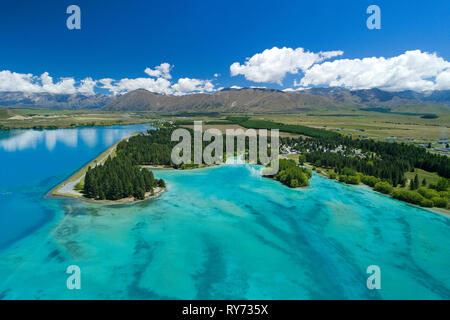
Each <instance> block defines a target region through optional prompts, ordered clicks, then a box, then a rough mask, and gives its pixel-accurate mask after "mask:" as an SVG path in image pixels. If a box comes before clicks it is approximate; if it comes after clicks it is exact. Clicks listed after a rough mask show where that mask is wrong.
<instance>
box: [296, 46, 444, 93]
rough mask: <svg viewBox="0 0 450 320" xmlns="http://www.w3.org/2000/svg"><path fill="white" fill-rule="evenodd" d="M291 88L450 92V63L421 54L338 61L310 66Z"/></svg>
mask: <svg viewBox="0 0 450 320" xmlns="http://www.w3.org/2000/svg"><path fill="white" fill-rule="evenodd" d="M294 85H296V86H311V85H328V86H342V87H348V88H352V89H369V88H380V89H384V90H390V91H396V90H415V91H425V90H435V89H450V62H448V61H445V60H444V59H443V58H441V57H438V56H437V55H436V54H435V53H433V54H431V53H427V52H422V51H420V50H414V51H406V52H405V53H403V54H401V55H399V56H396V57H392V58H384V57H379V58H377V57H371V58H363V59H338V60H334V61H331V62H324V63H322V64H316V65H314V66H312V67H311V68H310V69H308V70H306V71H305V76H304V77H303V79H301V81H300V82H295V83H294Z"/></svg>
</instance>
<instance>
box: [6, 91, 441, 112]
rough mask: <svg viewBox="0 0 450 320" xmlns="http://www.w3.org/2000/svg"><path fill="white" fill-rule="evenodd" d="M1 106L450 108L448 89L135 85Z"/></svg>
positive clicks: (10, 96) (23, 98) (11, 100)
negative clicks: (118, 91) (177, 89)
mask: <svg viewBox="0 0 450 320" xmlns="http://www.w3.org/2000/svg"><path fill="white" fill-rule="evenodd" d="M0 106H4V107H16V108H17V107H21V108H61V109H105V110H114V111H149V112H155V113H179V112H239V113H243V112H249V113H262V112H274V113H281V112H285V113H296V112H309V111H338V110H355V109H368V110H380V111H384V112H390V111H392V112H402V113H437V114H443V113H450V90H444V91H429V92H415V91H400V92H389V91H383V90H380V89H366V90H349V89H345V88H337V87H334V88H333V87H332V88H310V89H305V90H299V91H287V92H286V91H280V90H274V89H262V88H242V89H231V88H228V89H222V90H220V91H217V92H215V93H195V94H189V95H184V96H169V95H163V94H157V93H153V92H150V91H147V90H144V89H138V90H134V91H131V92H128V93H126V94H123V95H120V96H111V95H105V94H95V95H82V94H50V93H31V94H29V93H28V94H27V93H23V92H0Z"/></svg>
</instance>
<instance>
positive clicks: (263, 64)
mask: <svg viewBox="0 0 450 320" xmlns="http://www.w3.org/2000/svg"><path fill="white" fill-rule="evenodd" d="M342 54H343V51H340V50H338V51H325V52H322V51H320V52H318V53H314V52H310V51H305V50H304V49H303V48H297V49H292V48H286V47H283V48H281V49H280V48H277V47H273V48H272V49H266V50H264V51H263V52H262V53H257V54H255V55H254V56H253V57H251V58H247V61H246V62H245V63H244V64H240V63H239V62H235V63H233V64H232V65H231V66H230V72H231V75H232V76H237V75H240V74H241V75H244V77H245V78H246V79H247V80H250V81H254V82H274V83H278V84H280V85H281V84H282V80H283V78H284V77H285V76H286V74H287V73H291V74H297V73H298V72H299V71H300V70H301V71H303V72H304V71H306V70H307V69H308V68H310V67H311V66H312V65H313V64H315V63H318V62H322V61H323V60H325V59H330V58H333V57H337V56H340V55H342Z"/></svg>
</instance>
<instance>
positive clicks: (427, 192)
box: [417, 187, 439, 199]
mask: <svg viewBox="0 0 450 320" xmlns="http://www.w3.org/2000/svg"><path fill="white" fill-rule="evenodd" d="M417 192H418V193H420V194H421V195H422V196H423V197H425V198H427V199H431V198H435V197H439V193H438V192H437V191H436V190H433V189H428V188H425V187H420V188H419V189H417Z"/></svg>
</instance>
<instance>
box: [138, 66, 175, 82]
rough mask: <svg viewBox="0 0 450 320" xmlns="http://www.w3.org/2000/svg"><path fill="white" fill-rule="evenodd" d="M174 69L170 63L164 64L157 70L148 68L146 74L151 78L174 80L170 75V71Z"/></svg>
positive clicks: (156, 68) (157, 67)
mask: <svg viewBox="0 0 450 320" xmlns="http://www.w3.org/2000/svg"><path fill="white" fill-rule="evenodd" d="M172 68H173V66H172V65H171V64H170V63H167V62H163V63H161V64H160V65H159V66H156V67H155V69H151V68H146V69H145V70H144V72H145V73H146V74H148V75H149V76H150V77H155V78H164V79H172V76H171V75H170V69H172Z"/></svg>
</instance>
